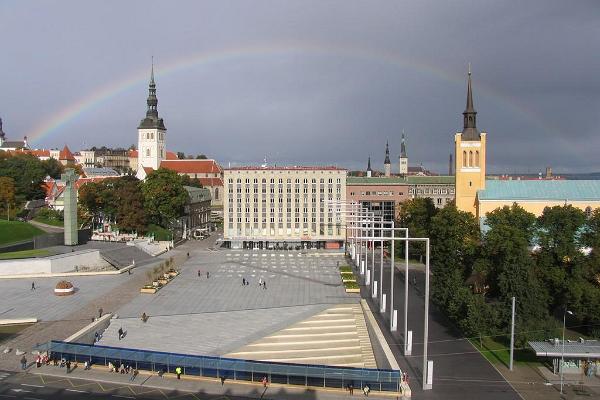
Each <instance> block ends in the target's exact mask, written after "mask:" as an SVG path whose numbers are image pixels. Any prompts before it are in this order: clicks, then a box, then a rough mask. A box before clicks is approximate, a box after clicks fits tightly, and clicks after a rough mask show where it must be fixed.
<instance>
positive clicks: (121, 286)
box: [0, 254, 173, 370]
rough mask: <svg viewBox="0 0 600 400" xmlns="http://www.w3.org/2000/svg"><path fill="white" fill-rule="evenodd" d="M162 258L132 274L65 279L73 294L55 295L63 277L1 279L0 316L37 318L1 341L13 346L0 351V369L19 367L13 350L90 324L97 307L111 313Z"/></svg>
mask: <svg viewBox="0 0 600 400" xmlns="http://www.w3.org/2000/svg"><path fill="white" fill-rule="evenodd" d="M171 255H173V254H171ZM162 261H164V260H163V259H161V258H157V259H156V262H155V263H152V264H147V265H145V266H140V267H137V268H135V269H134V270H133V271H134V272H133V274H131V275H129V274H127V273H124V274H120V275H111V276H77V277H72V278H67V279H68V280H69V281H71V282H73V284H74V286H75V287H76V289H77V292H76V293H75V294H74V295H72V296H56V295H54V292H53V290H54V287H55V285H56V282H58V281H59V280H61V279H65V278H36V279H0V307H1V309H0V318H5V319H8V318H26V317H36V318H38V319H39V320H40V322H38V323H37V324H35V325H33V326H30V327H28V328H26V329H24V330H23V331H22V332H21V333H20V334H19V335H17V336H16V337H10V338H8V339H6V340H4V341H2V342H1V343H0V348H2V349H4V348H7V347H8V348H11V349H13V351H12V352H10V353H8V354H4V353H0V368H4V369H7V370H14V369H16V368H18V359H19V358H20V357H18V356H16V355H15V349H22V350H27V351H30V350H31V349H32V347H33V346H35V345H36V344H37V343H43V342H46V341H48V340H50V339H59V340H60V339H65V338H66V337H68V336H70V335H71V334H73V333H75V332H77V331H78V330H79V329H81V328H83V327H84V326H86V325H87V324H89V323H90V322H91V321H92V318H93V317H95V316H97V313H98V309H99V308H102V309H103V310H104V312H113V311H114V310H116V309H117V308H118V307H120V306H121V305H122V304H123V303H127V302H128V301H130V300H131V298H133V297H134V296H137V295H138V294H139V288H140V287H141V286H142V285H143V284H144V283H146V280H147V278H146V277H145V270H146V269H150V268H153V267H154V265H156V264H157V263H159V262H162ZM31 282H35V284H36V290H31Z"/></svg>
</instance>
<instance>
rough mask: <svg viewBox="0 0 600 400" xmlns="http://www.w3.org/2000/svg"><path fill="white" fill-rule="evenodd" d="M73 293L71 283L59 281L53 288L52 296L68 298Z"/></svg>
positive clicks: (73, 288)
mask: <svg viewBox="0 0 600 400" xmlns="http://www.w3.org/2000/svg"><path fill="white" fill-rule="evenodd" d="M74 293H75V287H74V286H73V284H72V283H71V282H68V281H60V282H58V283H57V284H56V287H55V288H54V294H55V295H57V296H70V295H72V294H74Z"/></svg>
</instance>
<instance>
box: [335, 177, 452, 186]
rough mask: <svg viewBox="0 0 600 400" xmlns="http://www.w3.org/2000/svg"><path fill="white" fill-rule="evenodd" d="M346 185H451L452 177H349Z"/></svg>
mask: <svg viewBox="0 0 600 400" xmlns="http://www.w3.org/2000/svg"><path fill="white" fill-rule="evenodd" d="M346 184H347V185H420V184H421V185H453V184H454V176H444V175H435V176H407V177H402V176H373V177H370V178H369V177H366V176H349V177H347V178H346Z"/></svg>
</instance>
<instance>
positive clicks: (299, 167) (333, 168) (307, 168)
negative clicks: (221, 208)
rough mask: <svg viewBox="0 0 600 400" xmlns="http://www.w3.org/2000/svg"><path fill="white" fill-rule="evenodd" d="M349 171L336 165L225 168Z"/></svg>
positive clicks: (237, 169)
mask: <svg viewBox="0 0 600 400" xmlns="http://www.w3.org/2000/svg"><path fill="white" fill-rule="evenodd" d="M254 170H256V171H347V169H346V168H338V167H334V166H322V167H320V166H296V165H295V166H282V167H275V166H273V167H270V166H269V167H262V166H245V167H231V168H225V171H254Z"/></svg>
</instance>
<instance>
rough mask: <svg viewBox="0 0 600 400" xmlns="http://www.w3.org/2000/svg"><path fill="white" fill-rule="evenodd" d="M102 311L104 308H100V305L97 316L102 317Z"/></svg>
mask: <svg viewBox="0 0 600 400" xmlns="http://www.w3.org/2000/svg"><path fill="white" fill-rule="evenodd" d="M103 312H104V310H103V309H102V307H100V308H99V309H98V318H102V313H103Z"/></svg>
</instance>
